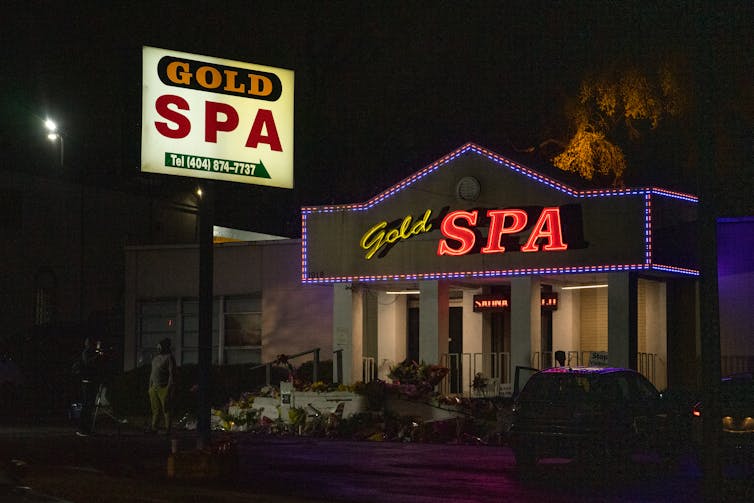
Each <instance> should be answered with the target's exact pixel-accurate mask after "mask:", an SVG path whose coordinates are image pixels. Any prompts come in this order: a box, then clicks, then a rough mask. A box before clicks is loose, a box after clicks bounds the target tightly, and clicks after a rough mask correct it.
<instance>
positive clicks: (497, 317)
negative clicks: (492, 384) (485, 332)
mask: <svg viewBox="0 0 754 503" xmlns="http://www.w3.org/2000/svg"><path fill="white" fill-rule="evenodd" d="M510 350H511V317H510V314H509V313H507V312H505V311H499V312H494V313H490V353H491V354H490V363H489V365H490V367H489V375H490V377H492V378H493V379H499V382H501V383H507V382H510V376H509V375H508V367H507V365H508V362H509V361H510V358H509V357H508V355H509V353H510ZM484 365H485V367H486V366H487V363H486V362H485V364H484Z"/></svg>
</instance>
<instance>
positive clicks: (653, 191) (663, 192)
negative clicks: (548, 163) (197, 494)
mask: <svg viewBox="0 0 754 503" xmlns="http://www.w3.org/2000/svg"><path fill="white" fill-rule="evenodd" d="M469 152H473V153H476V154H479V155H482V156H484V157H486V158H488V159H489V160H491V161H492V162H494V163H496V164H499V165H502V166H504V167H506V168H508V169H510V170H512V171H514V172H516V173H519V174H521V175H524V176H526V177H528V178H531V179H532V180H534V181H536V182H539V183H541V184H543V185H546V186H548V187H550V188H553V189H555V190H558V191H560V192H563V193H565V194H567V195H569V196H571V197H574V198H577V199H590V198H595V197H620V196H642V197H643V198H644V263H636V264H610V265H588V266H573V267H537V268H521V269H504V270H487V271H464V272H436V273H417V274H384V275H363V276H359V275H356V276H331V277H318V278H309V277H307V274H308V270H309V269H308V266H309V261H308V258H307V256H306V250H307V248H308V244H309V234H308V231H307V220H308V216H309V215H310V214H312V213H335V212H342V211H367V210H369V209H371V208H374V207H375V206H377V205H379V204H381V203H382V202H384V201H385V200H387V199H389V198H390V197H392V196H393V195H395V194H396V193H398V192H400V191H402V190H404V189H406V188H408V187H410V186H411V185H413V184H415V183H416V182H418V181H419V180H421V179H422V178H424V177H425V176H427V175H429V174H431V173H433V172H435V171H437V170H438V169H439V168H440V167H442V166H444V165H446V164H448V163H449V162H451V161H453V160H455V159H457V158H458V157H460V156H462V155H464V154H466V153H469ZM653 197H667V198H671V199H679V200H681V201H686V202H691V203H695V204H696V203H698V202H699V198H698V197H697V196H695V195H692V194H686V193H683V192H676V191H672V190H667V189H661V188H657V187H645V188H634V189H590V190H576V189H574V188H572V187H569V186H567V185H565V184H563V183H561V182H559V181H557V180H554V179H552V178H549V177H547V176H545V175H542V174H541V173H537V172H536V171H533V170H531V169H529V168H526V167H524V166H521V165H520V164H518V163H516V162H513V161H511V160H510V159H508V158H506V157H503V156H501V155H500V154H496V153H495V152H492V151H491V150H489V149H486V148H483V147H480V146H479V145H477V144H475V143H466V144H465V145H463V146H462V147H459V148H458V149H456V150H454V151H453V152H451V153H449V154H447V155H446V156H444V157H442V158H440V159H438V160H437V161H435V162H433V163H432V164H430V165H428V166H426V167H425V168H423V169H421V170H420V171H418V172H416V173H414V174H413V175H411V176H409V177H408V178H405V179H404V180H402V181H400V182H399V183H397V184H395V185H393V186H392V187H390V188H388V189H387V190H385V191H383V192H380V193H379V194H377V195H376V196H374V197H372V198H371V199H369V200H368V201H366V202H363V203H352V204H338V205H325V206H304V207H302V208H301V282H302V283H304V284H321V283H350V282H354V281H361V282H374V281H417V280H440V279H482V278H500V277H509V276H530V275H535V274H582V273H597V272H620V271H661V272H669V273H675V274H683V275H688V276H699V270H698V269H690V268H685V267H676V266H672V265H665V264H655V263H653V262H652V199H653Z"/></svg>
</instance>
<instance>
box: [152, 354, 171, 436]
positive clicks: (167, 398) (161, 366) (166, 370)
mask: <svg viewBox="0 0 754 503" xmlns="http://www.w3.org/2000/svg"><path fill="white" fill-rule="evenodd" d="M157 349H158V352H157V354H156V355H155V356H154V358H152V372H151V373H150V375H149V404H150V406H151V408H152V424H151V428H150V431H151V432H156V431H157V429H158V426H159V424H160V416H162V419H163V421H164V424H165V433H166V434H170V429H171V426H172V400H173V392H174V386H175V380H174V377H175V359H174V358H173V353H172V351H171V349H170V339H163V340H161V341H160V343H159V344H158V345H157Z"/></svg>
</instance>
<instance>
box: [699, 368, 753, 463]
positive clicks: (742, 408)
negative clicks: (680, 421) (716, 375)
mask: <svg viewBox="0 0 754 503" xmlns="http://www.w3.org/2000/svg"><path fill="white" fill-rule="evenodd" d="M691 414H692V420H693V438H694V443H695V444H696V445H697V446H701V445H702V423H703V422H704V421H705V420H706V419H707V415H706V414H705V409H704V404H703V403H702V402H699V403H697V404H696V405H694V408H693V409H692V413H691ZM720 414H721V418H722V440H721V442H722V446H723V447H724V448H725V450H726V451H727V454H735V453H739V452H740V453H745V454H746V453H748V454H749V455H754V375H753V374H751V373H741V374H734V375H731V376H728V377H724V378H723V379H722V381H721V382H720Z"/></svg>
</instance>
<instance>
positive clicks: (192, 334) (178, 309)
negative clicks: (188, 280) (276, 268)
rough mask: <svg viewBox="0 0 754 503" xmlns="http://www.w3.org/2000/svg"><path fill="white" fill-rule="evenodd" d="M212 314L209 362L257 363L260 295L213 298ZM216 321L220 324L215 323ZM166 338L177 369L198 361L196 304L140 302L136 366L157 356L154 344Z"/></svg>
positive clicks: (175, 300)
mask: <svg viewBox="0 0 754 503" xmlns="http://www.w3.org/2000/svg"><path fill="white" fill-rule="evenodd" d="M212 313H213V314H212V362H213V363H215V364H218V363H219V364H233V363H259V362H260V361H261V356H262V297H261V295H259V294H257V295H250V296H245V297H228V298H225V299H223V298H222V297H220V298H217V299H215V300H214V302H213V307H212ZM221 313H222V314H221ZM220 320H222V322H223V323H219V321H220ZM166 337H169V338H170V339H171V340H172V341H173V348H174V352H175V357H176V360H177V361H178V363H179V365H182V364H187V363H197V362H198V361H199V302H198V300H196V299H177V298H176V299H163V300H143V301H141V302H140V304H139V322H138V334H137V341H138V342H137V364H138V365H146V364H148V363H149V362H150V361H151V359H152V357H153V356H154V355H155V354H156V352H157V344H158V343H159V342H160V341H161V340H162V339H164V338H166Z"/></svg>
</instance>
